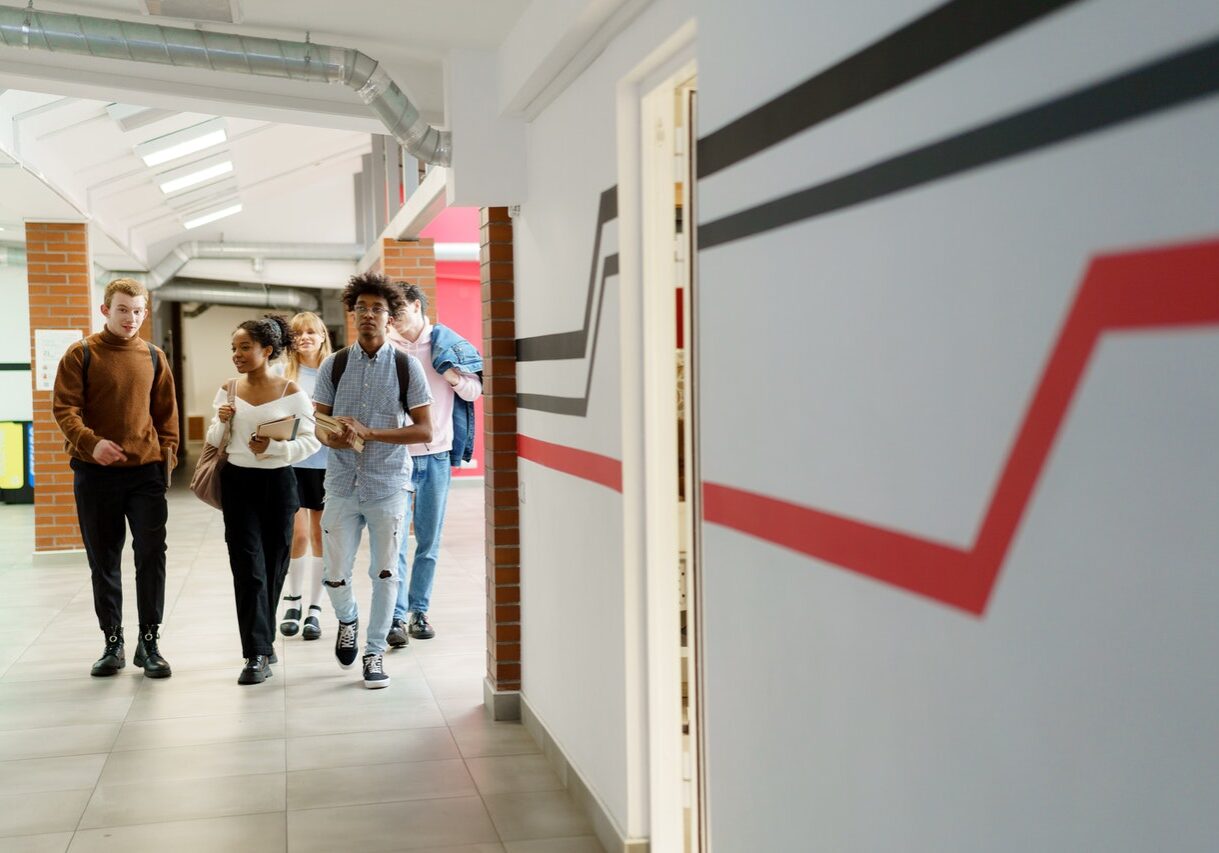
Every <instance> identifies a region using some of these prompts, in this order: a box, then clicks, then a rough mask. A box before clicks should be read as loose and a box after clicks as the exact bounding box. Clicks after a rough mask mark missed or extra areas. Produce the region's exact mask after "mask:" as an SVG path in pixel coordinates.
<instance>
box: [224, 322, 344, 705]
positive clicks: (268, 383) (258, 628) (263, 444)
mask: <svg viewBox="0 0 1219 853" xmlns="http://www.w3.org/2000/svg"><path fill="white" fill-rule="evenodd" d="M291 348H292V332H291V330H289V328H288V324H287V322H286V321H285V320H284V318H283V317H276V316H272V315H267V316H266V317H264V318H262V319H261V320H247V321H246V322H244V323H242V324H241V325H240V326H238V327H237V331H235V332H233V364H234V365H235V366H236V367H237V372H238V373H240V374H241V376H240V377H239V378H238V379H236V380H230V382H234V383H235V389H234V400H233V403H232V404H230V403H229V402H228V388H229V384H230V383H229V382H226V383H225V384H224V387H222V388H221V389H220V391H219V392H218V393H217V394H216V400H215V407H216V417H215V418H213V419H212V425H211V426H210V427H209V428H208V431H207V441H208V443H209V444H212V445H214V446H216V447H219V446H220V442H221V441H222V440H223V437H224V426H225V424H229V425H230V427H231V430H230V438H229V444H228V448H227V451H228V464H227V465H225V466H224V468H222V469H221V471H220V497H221V502H222V504H223V511H224V541H225V543H226V544H227V545H228V551H229V567H230V569H232V572H233V593H234V597H235V598H236V602H237V627H238V630H239V632H240V633H241V653H242V656H243V657H244V658H245V665H244V667H243V668H242V670H241V675H240V676H239V677H238V679H237V683H238V684H258V683H260V682H262V681H264V680H265V679H267V678H268V677H270V675H271V666H270V664H271V663H272V662H274V661H275V656H274V655H275V649H274V647H273V646H272V642H273V641H274V639H275V603H276V602H277V601H279V593H280V590H281V589H282V587H283V583H284V576H285V574H286V573H287V570H288V555H289V554H290V553H291V548H292V520H293V518H294V517H295V516H296V510H297V508H298V507H299V501H298V499H297V494H296V476H295V474H294V473H293V471H292V463H294V462H298V461H300V460H301V459H305V458H307V457H309V456H310V455H312V454H313V453H314V452H315V451H316V450H317V449H318V447H320V446H321V443H320V442H319V441H318V440H317V437H316V436H315V435H314V434H313V420H312V418H313V401H312V400H311V399H310V398H309V396H308V395H307V394H305V393H304V392H302V391H301V390H300V389H299V388H297V387H296V384H295V383H294V382H291V381H289V380H287V379H284V378H282V377H279V376H274V375H272V374H270V373H268V371H267V361H269V360H270V359H272V358H275V357H276V356H278V355H279V354H280V353H281V352H283V351H284V350H290V349H291ZM281 418H296V419H297V425H296V433H295V436H294V437H293V438H291V439H285V440H280V439H270V438H267V437H266V436H258V435H256V432H257V430H258V427H259V426H260V425H262V424H267V423H269V422H271V421H277V420H280V419H281Z"/></svg>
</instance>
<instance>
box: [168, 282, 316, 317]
mask: <svg viewBox="0 0 1219 853" xmlns="http://www.w3.org/2000/svg"><path fill="white" fill-rule="evenodd" d="M156 298H157V299H158V300H165V301H167V302H206V303H208V304H211V305H248V306H251V307H255V308H290V309H292V310H294V311H316V310H317V309H318V300H317V297H316V296H314V295H313V294H311V293H305V292H304V291H301V290H296V289H295V288H291V287H262V288H251V287H239V286H237V285H234V284H203V283H199V282H175V283H173V284H167V285H165V286H164V287H162V288H161V289H160V290H158V291H157V297H156Z"/></svg>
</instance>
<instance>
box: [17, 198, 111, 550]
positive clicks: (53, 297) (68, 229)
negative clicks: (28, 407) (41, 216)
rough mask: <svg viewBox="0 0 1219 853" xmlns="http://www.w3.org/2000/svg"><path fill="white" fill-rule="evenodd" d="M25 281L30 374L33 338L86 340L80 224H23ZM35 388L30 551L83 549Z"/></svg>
mask: <svg viewBox="0 0 1219 853" xmlns="http://www.w3.org/2000/svg"><path fill="white" fill-rule="evenodd" d="M25 250H26V276H27V280H28V282H29V291H30V361H31V364H32V366H34V367H35V368H36V367H37V365H36V360H37V353H36V352H35V350H34V337H35V332H37V331H38V330H39V329H74V330H76V331H79V332H80V333H81V334H82V335H88V334H89V333H90V331H91V329H92V316H93V312H94V311H96V310H97V306H95V305H93V304H92V302H93V298H92V293H91V292H90V287H89V238H88V226H86V225H85V224H84V223H46V222H27V223H26V226H25ZM31 377H32V380H31V381H32V383H33V385H34V389H33V390H34V550H35V552H39V551H68V550H78V549H82V548H84V544H83V543H82V542H81V538H80V528H79V527H78V525H77V522H76V502H75V499H74V497H73V495H72V469H71V468H69V467H68V455H67V453H65V452H64V447H63V433H61V432H60V431H59V426H58V425H57V424H56V423H55V419H54V418H53V417H52V416H51V392H50V391H39V390H38V386H37V381H38V380H37V370H36V369H35V370H34V371H33V372H32V373H31Z"/></svg>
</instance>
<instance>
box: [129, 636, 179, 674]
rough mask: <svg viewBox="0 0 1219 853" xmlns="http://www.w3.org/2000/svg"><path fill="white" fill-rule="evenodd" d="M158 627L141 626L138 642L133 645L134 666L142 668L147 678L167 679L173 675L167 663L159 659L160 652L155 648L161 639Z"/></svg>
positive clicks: (163, 659)
mask: <svg viewBox="0 0 1219 853" xmlns="http://www.w3.org/2000/svg"><path fill="white" fill-rule="evenodd" d="M160 627H161V626H160V625H141V626H140V641H139V642H138V643H136V645H135V661H134V662H135V665H136V666H142V667H144V675H145V677H147V678H169V677H170V676H171V675H173V670H171V669H170V668H169V662H168V661H167V660H165V658H163V657H161V651H160V649H158V648H157V640H159V639H160V637H161V635H160V632H159V631H158V629H159V628H160Z"/></svg>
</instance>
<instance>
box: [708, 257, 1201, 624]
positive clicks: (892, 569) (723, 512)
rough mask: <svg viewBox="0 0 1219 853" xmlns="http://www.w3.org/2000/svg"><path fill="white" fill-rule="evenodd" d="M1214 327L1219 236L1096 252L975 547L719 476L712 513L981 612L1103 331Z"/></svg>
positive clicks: (711, 495)
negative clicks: (854, 516)
mask: <svg viewBox="0 0 1219 853" xmlns="http://www.w3.org/2000/svg"><path fill="white" fill-rule="evenodd" d="M1212 325H1219V241H1208V242H1205V243H1196V244H1190V245H1184V246H1176V247H1170V248H1165V249H1155V250H1149V251H1140V252H1129V253H1125V254H1120V255H1109V256H1106V257H1101V258H1098V259H1096V260H1095V261H1093V262H1092V264H1091V265H1090V266H1089V268H1088V272H1087V274H1086V275H1085V277H1084V281H1083V284H1082V285H1081V286H1080V288H1079V292H1078V294H1077V295H1076V298H1075V303H1074V304H1073V305H1072V307H1071V310H1070V312H1069V313H1068V314H1067V319H1066V321H1065V323H1064V324H1063V327H1062V331H1061V333H1060V334H1059V337H1058V341H1057V343H1056V344H1055V346H1054V349H1053V350H1052V352H1051V354H1050V358H1049V361H1048V362H1047V363H1046V367H1045V370H1044V372H1043V373H1042V377H1041V382H1040V383H1039V385H1038V386H1037V390H1036V392H1035V393H1034V395H1033V399H1032V401H1031V402H1030V404H1029V407H1028V410H1027V413H1026V415H1025V419H1024V423H1023V424H1022V425H1021V427H1020V429H1019V431H1018V432H1017V434H1016V440H1015V442H1014V443H1013V445H1012V450H1011V453H1010V455H1009V457H1008V459H1007V462H1006V463H1005V464H1004V466H1003V473H1002V474H1001V475H1000V478H999V482H998V485H997V486H996V488H995V491H994V493H993V495H992V497H991V502H990V506H989V507H988V508H987V511H986V514H985V516H984V520H983V522H982V527H981V530H980V531H979V533H978V538H977V541H976V542H975V543H974V544H973V546H972V547H971V548H970V549H969V550H962V549H960V548H955V547H952V546H948V545H943V544H940V543H936V542H933V541H931V540H928V539H923V538H919V537H916V536H909V535H907V534H904V533H899V532H896V531H893V530H889V529H886V528H883V527H877V526H874V525H870V524H866V523H863V522H860V521H855V520H853V519H849V518H844V517H842V516H837V515H832V514H830V513H827V512H822V511H821V510H817V509H813V508H811V507H805V506H800V505H798V504H794V503H789V502H787V501H782V500H778V499H776V498H769V497H766V496H764V495H759V494H754V493H752V492H746V491H743V490H741V489H736V488H733V487H731V486H725V485H720V484H716V483H706V484H704V486H703V517H704V519H705V520H707V521H709V522H712V523H714V524H719V525H722V526H724V527H729V528H731V529H733V530H737V531H740V532H742V533H746V534H749V535H751V536H755V537H757V538H759V539H764V540H766V541H768V542H773V543H775V544H777V545H781V546H783V547H785V548H790V549H791V550H793V551H797V552H799V553H801V554H806V555H808V556H810V557H815V558H817V559H820V560H825V561H827V562H830V563H833V564H835V565H837V566H840V567H842V568H844V569H847V570H848V571H852V572H857V573H859V574H862V575H865V576H867V577H870V578H873V579H875V580H878V581H881V582H883V583H887V584H891V585H893V586H897V587H900V588H902V589H905V590H908V591H910V592H914V593H917V594H919V595H923V596H926V597H928V598H931V599H934V600H937V601H940V602H942V603H944V604H948V605H951V606H953V607H958V608H960V609H962V610H965V611H967V612H969V613H972V614H975V615H978V616H981V615H982V614H983V613H985V611H986V606H987V603H988V602H989V600H990V596H991V593H992V592H993V591H994V587H995V584H996V582H997V581H998V576H999V570H1000V569H1001V568H1002V566H1003V561H1004V559H1005V558H1006V556H1007V551H1008V548H1009V547H1010V546H1011V543H1012V539H1013V538H1014V537H1015V534H1016V530H1017V528H1018V527H1019V524H1020V520H1021V518H1022V517H1023V515H1024V512H1025V510H1026V509H1027V508H1028V505H1029V502H1030V500H1031V498H1032V494H1033V490H1034V488H1035V486H1036V484H1037V480H1038V478H1039V477H1040V476H1041V472H1042V469H1043V468H1044V466H1045V461H1046V459H1047V457H1048V456H1049V453H1050V450H1051V448H1052V447H1053V444H1054V441H1055V439H1056V438H1057V436H1058V432H1059V429H1060V428H1061V426H1062V422H1063V420H1064V419H1065V417H1066V413H1067V410H1068V408H1069V407H1070V404H1071V401H1072V399H1074V396H1075V393H1076V391H1077V390H1078V387H1079V382H1080V379H1081V377H1082V376H1083V373H1084V369H1085V368H1086V367H1087V364H1088V360H1089V359H1090V358H1091V356H1092V352H1093V350H1094V349H1095V347H1096V344H1097V341H1098V340H1099V339H1100V336H1101V335H1102V334H1104V333H1105V332H1107V331H1112V330H1128V329H1149V328H1173V327H1189V326H1212Z"/></svg>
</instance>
